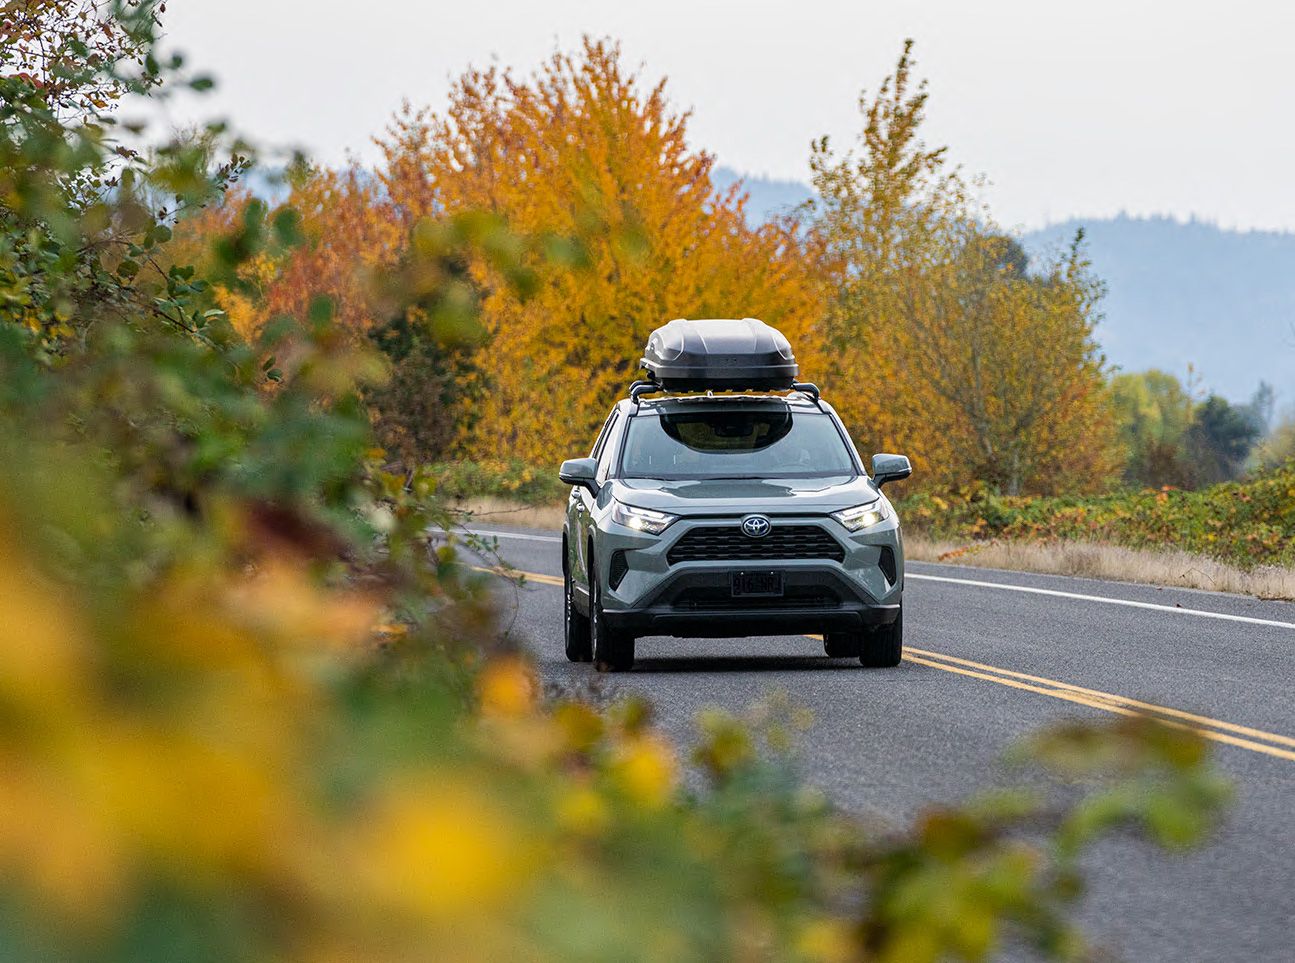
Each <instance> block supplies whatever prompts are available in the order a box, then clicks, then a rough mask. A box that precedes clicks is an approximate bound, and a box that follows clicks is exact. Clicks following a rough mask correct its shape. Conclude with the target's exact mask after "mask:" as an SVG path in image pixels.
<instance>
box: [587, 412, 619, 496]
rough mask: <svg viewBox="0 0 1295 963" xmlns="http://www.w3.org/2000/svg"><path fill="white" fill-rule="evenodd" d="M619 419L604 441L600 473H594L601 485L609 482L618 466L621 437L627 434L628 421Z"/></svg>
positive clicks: (599, 460)
mask: <svg viewBox="0 0 1295 963" xmlns="http://www.w3.org/2000/svg"><path fill="white" fill-rule="evenodd" d="M619 414H620V413H619V412H617V415H618V417H617V418H616V419H615V420H614V421H613V422H612V424H611V427H610V429H608V431H607V434H606V436H605V437H604V439H603V450H602V451H601V452H599V454H598V471H597V472H595V473H594V478H595V479H596V480H597V481H598V483H599V484H602V483H603V482H605V481H606V480H607V476H608V475H610V474H611V473H612V469H613V468H614V467H615V466H616V456H617V454H619V452H620V448H621V435H623V434H624V433H625V421H626V419H624V418H621V417H619Z"/></svg>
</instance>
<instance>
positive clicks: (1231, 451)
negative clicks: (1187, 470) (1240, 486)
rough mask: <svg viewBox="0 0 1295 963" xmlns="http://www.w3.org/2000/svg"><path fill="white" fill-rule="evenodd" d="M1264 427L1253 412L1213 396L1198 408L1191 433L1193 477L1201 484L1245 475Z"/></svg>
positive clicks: (1190, 447) (1189, 435) (1189, 445)
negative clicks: (1243, 473)
mask: <svg viewBox="0 0 1295 963" xmlns="http://www.w3.org/2000/svg"><path fill="white" fill-rule="evenodd" d="M1260 435H1261V428H1260V426H1259V424H1258V423H1257V421H1256V419H1255V417H1254V415H1253V413H1252V412H1251V411H1249V410H1248V409H1246V408H1245V407H1244V406H1238V405H1232V404H1230V403H1228V401H1227V400H1226V399H1224V398H1221V397H1219V396H1218V395H1210V396H1209V397H1208V398H1206V399H1205V401H1204V402H1202V403H1201V404H1200V405H1199V406H1198V407H1197V408H1196V411H1195V413H1194V415H1193V418H1192V425H1191V428H1190V430H1189V431H1188V451H1189V452H1190V456H1191V461H1192V477H1193V479H1194V480H1195V482H1196V484H1198V485H1213V484H1216V483H1217V482H1222V481H1231V480H1232V479H1234V478H1237V477H1239V476H1240V475H1241V473H1242V471H1243V470H1244V468H1245V463H1246V459H1247V458H1249V457H1250V452H1251V450H1252V449H1253V448H1254V446H1255V443H1256V442H1258V441H1259V437H1260Z"/></svg>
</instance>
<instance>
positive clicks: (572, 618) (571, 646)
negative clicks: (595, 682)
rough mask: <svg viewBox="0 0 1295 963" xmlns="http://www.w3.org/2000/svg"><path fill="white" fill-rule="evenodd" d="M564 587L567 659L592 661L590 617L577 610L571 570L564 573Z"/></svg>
mask: <svg viewBox="0 0 1295 963" xmlns="http://www.w3.org/2000/svg"><path fill="white" fill-rule="evenodd" d="M564 569H565V566H564ZM562 589H563V591H562V626H563V634H564V636H565V639H564V641H565V643H566V645H565V648H566V652H567V659H569V660H570V661H572V662H590V661H592V660H593V657H594V651H593V646H592V644H591V642H590V637H589V618H588V617H587V616H584V615H581V614H580V613H579V612H577V611H576V607H575V586H574V585H572V583H571V573H570V572H569V571H563V573H562Z"/></svg>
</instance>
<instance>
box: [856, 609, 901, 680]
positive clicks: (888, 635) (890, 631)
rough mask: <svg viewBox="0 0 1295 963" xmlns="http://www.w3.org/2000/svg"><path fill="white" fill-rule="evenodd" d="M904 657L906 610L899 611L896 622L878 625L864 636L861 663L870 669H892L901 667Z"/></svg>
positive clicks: (860, 654) (860, 656)
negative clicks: (901, 660) (900, 663)
mask: <svg viewBox="0 0 1295 963" xmlns="http://www.w3.org/2000/svg"><path fill="white" fill-rule="evenodd" d="M903 657H904V610H903V609H902V608H901V609H900V610H899V615H897V616H896V617H895V621H893V622H891V623H890V624H889V625H878V626H876V627H875V628H872V629H868V630H867V631H866V632H865V633H864V635H863V649H862V650H861V651H860V652H859V661H860V662H861V663H863V664H864V665H866V666H867V667H868V668H870V669H890V668H893V667H894V666H897V665H899V661H900V659H902V658H903Z"/></svg>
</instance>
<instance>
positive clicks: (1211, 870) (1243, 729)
mask: <svg viewBox="0 0 1295 963" xmlns="http://www.w3.org/2000/svg"><path fill="white" fill-rule="evenodd" d="M478 531H479V532H481V533H483V534H493V535H496V536H498V544H499V553H500V555H501V556H502V557H503V558H504V559H506V560H507V561H508V562H509V564H511V565H513V566H515V567H516V568H517V569H519V570H521V571H523V572H528V573H532V576H533V577H532V578H530V579H529V580H528V582H527V584H525V585H524V586H523V587H521V588H520V589H515V588H514V587H512V586H511V585H508V584H506V583H501V589H500V593H499V600H500V607H501V616H502V622H503V624H504V626H505V627H506V628H507V630H508V631H510V632H512V633H514V634H515V635H517V636H518V637H519V638H521V639H522V640H523V641H524V642H525V644H526V645H527V646H528V647H529V648H530V649H531V650H532V651H533V653H534V655H535V658H536V659H537V660H538V663H539V666H540V668H541V671H542V672H543V674H544V676H545V677H546V679H547V680H551V681H553V682H556V683H559V684H563V685H568V686H571V687H572V688H576V689H578V688H580V687H581V686H582V685H584V684H586V683H587V682H588V680H589V679H590V677H591V676H594V675H596V673H595V672H594V671H593V669H592V667H591V666H589V665H574V664H571V663H569V662H567V660H566V658H565V657H564V655H563V652H562V592H561V587H560V586H561V578H560V576H561V572H562V568H561V559H560V540H559V537H558V535H557V534H556V533H552V532H537V531H527V530H521V529H507V528H500V527H494V526H492V527H490V528H489V529H487V528H486V527H485V526H482V528H480V529H478ZM907 577H908V582H907V585H906V591H905V593H904V594H905V599H904V602H905V616H904V633H905V658H904V662H903V663H902V664H901V665H900V666H899V667H898V668H895V669H879V670H878V669H872V670H869V669H864V668H862V667H861V666H860V665H859V664H858V662H857V661H856V660H852V659H851V660H847V659H828V658H826V657H825V656H824V655H823V654H822V651H823V650H822V645H821V643H820V642H818V641H815V640H814V639H810V638H802V637H774V638H748V639H670V638H648V639H640V640H639V642H638V645H637V655H638V660H637V662H636V664H635V668H634V670H633V671H632V672H629V673H625V674H619V675H614V676H602V677H601V682H602V684H603V685H604V686H605V687H611V688H612V689H613V690H619V691H639V692H642V693H644V694H646V695H647V696H649V697H650V698H651V700H652V701H653V703H654V704H655V705H656V707H657V711H658V719H659V721H660V724H661V725H663V726H664V728H665V729H666V730H667V731H668V732H669V733H670V734H671V735H672V736H673V737H674V738H675V739H676V740H677V741H678V742H680V743H681V744H689V743H690V742H691V741H692V740H693V737H694V733H693V730H692V720H693V718H694V716H695V714H696V712H697V711H698V710H699V709H701V708H703V707H706V706H722V707H725V708H729V709H732V710H735V711H740V710H742V709H743V708H745V707H747V706H749V705H750V704H751V703H753V702H755V701H757V700H758V699H760V698H761V697H762V696H765V695H767V694H768V693H769V692H770V691H771V690H777V689H781V690H784V691H786V692H787V693H788V694H789V695H790V696H791V697H792V699H793V700H794V701H795V702H796V703H797V704H799V705H803V706H806V707H808V708H810V709H811V710H812V711H813V713H814V718H815V722H814V725H813V727H812V728H811V729H810V730H809V732H808V733H807V734H806V736H805V737H804V738H803V739H802V742H801V745H800V747H799V749H798V751H797V765H798V766H799V767H800V769H801V770H802V772H803V773H804V776H805V778H806V780H807V781H809V782H811V783H813V784H815V785H817V786H819V787H820V788H822V789H823V790H825V791H826V792H827V793H828V794H829V795H830V796H831V797H832V798H833V799H834V801H835V802H836V803H837V804H838V805H840V806H842V807H843V808H845V809H848V810H852V811H854V812H858V813H861V814H864V815H869V816H872V817H874V818H880V819H883V820H895V819H907V818H910V817H912V816H913V815H915V814H916V813H917V812H919V811H920V810H921V809H922V808H923V807H924V806H925V805H927V804H929V803H933V802H953V801H957V800H958V799H960V798H962V797H965V796H967V795H968V794H971V793H973V792H975V791H977V790H980V789H984V788H987V787H989V786H991V785H992V784H993V783H994V781H995V780H996V779H999V778H1002V777H1005V776H1006V775H1007V773H1008V770H1007V769H1006V768H1005V766H1004V765H1003V763H1002V757H1003V754H1004V753H1005V751H1006V750H1007V749H1008V748H1009V747H1010V746H1012V745H1013V744H1014V743H1016V742H1017V741H1019V740H1020V739H1021V738H1022V737H1023V736H1025V735H1027V734H1028V733H1030V732H1032V731H1034V730H1037V729H1039V728H1040V727H1042V726H1045V725H1047V724H1049V723H1053V722H1056V721H1059V720H1063V719H1067V718H1075V717H1090V718H1091V717H1100V716H1103V715H1106V714H1107V713H1110V712H1118V711H1121V710H1125V711H1138V712H1144V713H1152V714H1157V715H1160V716H1162V717H1165V718H1169V719H1171V720H1174V721H1177V722H1179V723H1180V724H1184V725H1189V726H1191V727H1193V728H1195V729H1197V730H1198V731H1201V732H1202V733H1203V734H1205V735H1206V736H1207V738H1209V739H1211V740H1212V745H1213V747H1214V749H1215V753H1214V755H1215V759H1216V762H1217V764H1218V766H1219V767H1220V768H1221V769H1222V770H1223V772H1224V773H1226V774H1227V775H1228V776H1229V777H1230V778H1231V779H1233V780H1234V782H1235V786H1236V798H1235V801H1234V804H1233V806H1232V808H1231V810H1230V813H1229V817H1228V820H1227V822H1226V824H1225V825H1224V827H1223V828H1222V830H1221V831H1220V832H1219V833H1217V834H1216V835H1215V836H1214V837H1213V838H1212V840H1211V841H1210V842H1209V843H1208V844H1207V845H1206V846H1204V847H1203V848H1200V849H1197V850H1194V851H1192V852H1191V853H1188V854H1186V855H1166V854H1163V853H1162V852H1161V851H1160V850H1158V849H1156V848H1155V847H1152V846H1150V845H1144V844H1141V843H1129V842H1127V841H1121V842H1118V843H1116V842H1107V843H1104V844H1102V845H1101V846H1099V847H1097V848H1096V849H1095V850H1094V851H1093V852H1092V853H1091V854H1090V855H1089V857H1088V858H1087V859H1086V861H1085V869H1086V871H1087V873H1088V877H1089V880H1090V884H1091V890H1090V892H1089V895H1088V897H1087V898H1086V900H1085V901H1084V904H1083V909H1082V910H1081V913H1080V919H1081V922H1082V923H1083V924H1084V926H1085V929H1086V931H1087V932H1088V934H1089V935H1090V937H1091V938H1092V939H1094V941H1095V942H1096V943H1097V944H1098V945H1099V947H1100V948H1101V949H1102V950H1104V951H1106V952H1108V953H1110V954H1111V955H1112V956H1114V957H1116V958H1119V959H1125V960H1130V961H1150V960H1173V961H1207V960H1208V961H1214V960H1217V961H1229V963H1231V961H1257V960H1274V961H1275V960H1281V961H1287V963H1289V961H1295V929H1293V924H1295V604H1288V603H1280V602H1265V601H1260V600H1256V599H1251V598H1245V597H1240V596H1233V595H1223V594H1218V593H1211V592H1198V591H1191V590H1179V589H1162V588H1155V587H1149V586H1138V585H1131V584H1127V583H1119V582H1099V581H1094V580H1089V579H1075V578H1062V577H1057V576H1046V575H1028V574H1023V573H1013V572H1002V571H997V570H987V569H973V568H963V567H954V566H948V565H935V564H930V563H916V562H914V563H910V564H909V568H908V576H907Z"/></svg>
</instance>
